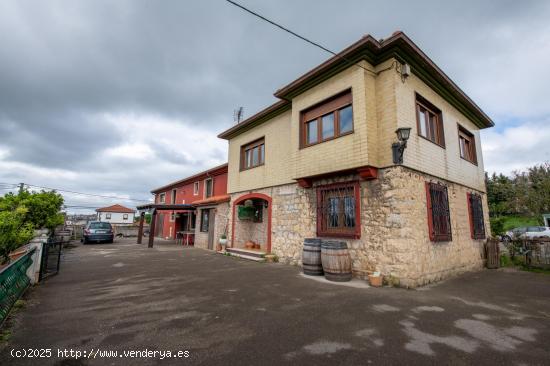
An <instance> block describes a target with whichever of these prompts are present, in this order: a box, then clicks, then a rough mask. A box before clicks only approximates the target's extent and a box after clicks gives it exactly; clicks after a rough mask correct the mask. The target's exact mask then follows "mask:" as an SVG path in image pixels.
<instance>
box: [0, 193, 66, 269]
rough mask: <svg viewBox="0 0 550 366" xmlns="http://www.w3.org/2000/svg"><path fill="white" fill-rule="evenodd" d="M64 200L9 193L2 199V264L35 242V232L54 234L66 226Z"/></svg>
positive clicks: (0, 216)
mask: <svg viewBox="0 0 550 366" xmlns="http://www.w3.org/2000/svg"><path fill="white" fill-rule="evenodd" d="M62 206H63V197H62V196H61V195H60V194H58V193H56V192H54V191H52V192H46V191H41V192H29V191H27V190H23V191H21V192H19V193H18V194H13V193H8V194H6V195H5V196H4V197H0V261H1V260H3V261H5V260H6V259H7V258H8V254H9V253H10V252H11V251H12V250H14V249H16V248H17V247H19V246H21V245H23V244H25V243H26V242H27V241H29V240H30V239H31V238H32V235H33V230H34V229H41V228H47V229H49V230H50V232H53V230H54V229H55V227H57V226H59V225H61V224H63V221H64V216H63V214H62V213H61V212H60V211H61V207H62Z"/></svg>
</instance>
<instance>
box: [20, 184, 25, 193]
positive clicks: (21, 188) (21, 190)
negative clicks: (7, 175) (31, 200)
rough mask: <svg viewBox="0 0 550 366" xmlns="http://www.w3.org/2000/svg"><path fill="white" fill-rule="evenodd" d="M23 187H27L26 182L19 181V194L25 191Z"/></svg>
mask: <svg viewBox="0 0 550 366" xmlns="http://www.w3.org/2000/svg"><path fill="white" fill-rule="evenodd" d="M23 189H25V183H19V194H21V193H23Z"/></svg>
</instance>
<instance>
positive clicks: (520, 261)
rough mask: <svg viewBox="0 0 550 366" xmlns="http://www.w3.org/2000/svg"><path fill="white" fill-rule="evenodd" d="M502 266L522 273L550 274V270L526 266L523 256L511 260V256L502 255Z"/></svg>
mask: <svg viewBox="0 0 550 366" xmlns="http://www.w3.org/2000/svg"><path fill="white" fill-rule="evenodd" d="M500 266H501V267H508V268H517V269H520V270H522V271H527V272H533V273H542V274H550V268H540V267H531V266H528V265H527V264H525V259H524V258H523V257H522V256H515V257H514V258H510V257H509V256H507V255H505V254H502V255H501V256H500Z"/></svg>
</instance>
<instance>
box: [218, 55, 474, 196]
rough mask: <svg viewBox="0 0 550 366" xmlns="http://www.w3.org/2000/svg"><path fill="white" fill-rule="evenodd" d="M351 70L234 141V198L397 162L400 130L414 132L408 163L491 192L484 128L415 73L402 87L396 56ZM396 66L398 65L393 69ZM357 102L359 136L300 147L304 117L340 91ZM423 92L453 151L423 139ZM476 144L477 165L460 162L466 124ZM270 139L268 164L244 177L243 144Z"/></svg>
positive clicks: (231, 179) (231, 170)
mask: <svg viewBox="0 0 550 366" xmlns="http://www.w3.org/2000/svg"><path fill="white" fill-rule="evenodd" d="M361 65H362V66H363V67H365V68H367V69H369V70H370V69H372V70H373V71H374V72H376V73H377V75H376V76H375V75H373V74H372V73H370V72H367V71H365V70H364V69H361V68H359V67H349V68H347V69H345V70H344V71H342V72H340V73H338V74H336V75H335V76H333V77H331V78H330V79H328V80H326V81H324V82H322V83H320V84H318V85H316V86H315V87H313V88H311V89H309V90H307V91H305V92H303V93H302V94H300V95H298V96H296V97H295V98H294V99H293V100H292V108H291V110H290V111H287V112H285V113H283V114H281V115H279V116H277V117H275V118H273V119H272V120H270V121H268V122H266V123H263V124H261V125H259V126H257V127H255V128H253V129H252V130H249V131H246V132H244V133H242V134H241V135H238V136H236V137H234V138H232V139H231V140H230V141H229V184H228V190H229V192H230V193H235V192H242V191H246V190H251V189H258V188H264V187H270V186H276V185H281V184H288V183H291V182H295V179H296V178H300V177H307V176H314V175H319V174H324V173H329V172H333V171H338V170H345V169H351V168H356V167H361V166H365V165H372V166H375V167H379V168H383V167H388V166H392V165H393V161H392V153H391V144H392V143H393V142H395V141H396V136H395V130H396V129H397V128H398V127H411V128H412V131H411V137H410V139H409V141H408V147H407V149H406V151H405V154H404V165H405V166H408V167H411V168H413V169H416V170H419V171H421V172H424V173H427V174H431V175H435V176H437V177H440V178H443V179H447V180H450V181H453V182H457V183H460V184H463V185H466V186H469V187H472V188H475V189H478V190H480V191H483V192H484V191H485V184H484V168H483V156H482V151H481V141H480V134H479V128H477V127H476V126H475V125H474V124H473V123H472V122H470V121H469V120H468V119H467V118H466V117H465V116H464V115H463V114H462V113H460V112H459V111H458V110H457V109H456V108H454V107H453V106H451V105H450V104H449V103H448V102H446V101H445V100H444V99H443V98H442V97H441V96H439V95H438V94H437V93H436V92H435V91H433V90H432V89H431V88H429V87H428V86H427V85H426V84H424V83H423V82H422V81H421V80H420V79H419V78H417V77H416V76H415V75H414V73H413V74H412V75H411V76H410V77H408V78H407V79H406V80H405V81H404V82H402V79H401V76H400V74H399V73H398V72H397V70H396V67H395V60H394V59H390V60H387V61H386V62H384V63H382V64H380V65H378V66H376V68H373V67H372V66H371V65H369V64H368V63H367V62H362V63H361ZM390 66H391V68H390ZM350 88H351V90H352V98H353V123H354V133H353V134H350V135H347V136H343V137H340V138H336V139H334V140H331V141H327V142H323V143H320V144H317V145H314V146H310V147H307V148H303V149H300V141H299V139H300V133H299V128H300V113H301V111H303V110H304V109H307V108H308V107H310V106H312V105H315V104H317V103H318V102H320V101H322V100H325V99H327V98H329V97H331V96H334V95H335V94H338V93H339V92H341V91H343V90H346V89H350ZM415 92H418V93H419V94H421V95H422V96H424V97H425V98H426V99H428V100H429V101H430V102H431V103H433V104H434V105H435V106H437V107H438V108H439V109H441V111H442V114H443V123H444V134H445V145H446V147H445V148H441V147H440V146H438V145H436V144H434V143H432V142H430V141H428V140H426V139H424V138H421V137H420V136H418V131H417V125H416V106H415ZM457 123H460V124H461V125H462V126H463V127H465V128H466V129H468V130H469V131H470V132H472V133H473V134H474V136H475V140H476V152H477V160H478V163H477V165H474V164H472V163H470V162H468V161H466V160H464V159H461V158H460V155H459V150H458V149H459V145H458V125H457ZM262 136H265V140H266V145H265V148H266V155H265V165H264V166H262V167H257V168H253V169H250V170H246V171H242V172H240V171H239V169H240V166H239V165H240V148H241V146H242V145H244V144H246V143H248V142H251V141H254V140H255V139H257V138H260V137H262Z"/></svg>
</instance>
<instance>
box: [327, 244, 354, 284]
mask: <svg viewBox="0 0 550 366" xmlns="http://www.w3.org/2000/svg"><path fill="white" fill-rule="evenodd" d="M321 262H322V264H323V271H324V272H325V278H326V279H327V280H329V281H334V282H346V281H351V256H350V255H349V252H348V245H347V244H346V242H343V241H334V240H323V242H322V243H321Z"/></svg>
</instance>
